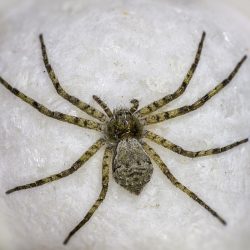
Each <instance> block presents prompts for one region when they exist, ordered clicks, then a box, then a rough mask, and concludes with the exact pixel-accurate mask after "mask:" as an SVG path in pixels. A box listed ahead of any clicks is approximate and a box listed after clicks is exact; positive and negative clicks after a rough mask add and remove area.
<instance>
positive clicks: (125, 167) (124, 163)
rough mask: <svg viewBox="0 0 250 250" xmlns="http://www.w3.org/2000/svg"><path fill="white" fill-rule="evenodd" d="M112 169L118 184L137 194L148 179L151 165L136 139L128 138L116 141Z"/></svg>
mask: <svg viewBox="0 0 250 250" xmlns="http://www.w3.org/2000/svg"><path fill="white" fill-rule="evenodd" d="M112 170H113V176H114V178H115V181H116V182H117V183H118V184H119V185H121V186H122V187H124V188H125V189H127V190H128V191H130V192H131V193H134V194H137V195H138V194H139V193H140V192H141V191H142V189H143V187H144V186H145V185H146V184H147V183H148V182H149V181H150V178H151V175H152V173H153V166H152V163H151V161H150V158H149V157H148V156H147V155H146V153H145V151H144V150H143V148H142V146H141V144H140V143H139V142H138V140H136V139H134V138H128V139H124V140H121V141H120V142H119V143H118V145H117V148H116V151H115V154H114V159H113V166H112Z"/></svg>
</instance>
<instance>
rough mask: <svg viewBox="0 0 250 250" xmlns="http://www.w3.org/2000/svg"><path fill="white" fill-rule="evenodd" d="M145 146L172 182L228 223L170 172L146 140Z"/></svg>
mask: <svg viewBox="0 0 250 250" xmlns="http://www.w3.org/2000/svg"><path fill="white" fill-rule="evenodd" d="M142 145H143V148H144V150H145V151H146V153H147V154H148V155H149V157H151V158H152V159H153V160H154V162H155V163H156V164H157V165H158V166H159V168H160V169H161V171H162V172H163V173H164V175H166V176H167V178H168V179H169V180H170V182H171V183H172V184H173V185H175V186H176V187H177V188H179V189H180V190H181V191H183V192H184V193H186V194H187V195H188V196H189V197H190V198H192V199H193V200H194V201H196V202H198V203H199V204H200V205H201V206H202V207H204V208H205V209H206V210H207V211H208V212H210V213H211V214H212V215H213V216H214V217H215V218H217V219H218V220H219V221H220V222H221V223H222V224H223V225H226V221H225V220H224V219H223V218H222V217H221V216H220V215H218V213H217V212H215V211H214V210H213V209H212V208H210V207H209V206H208V205H207V204H206V203H205V202H204V201H202V200H201V199H200V198H199V197H198V195H196V194H195V193H194V192H192V191H191V190H190V189H188V188H187V187H185V186H184V185H182V184H181V183H180V182H179V181H178V180H177V179H176V178H175V177H174V175H173V174H172V173H171V172H170V170H169V169H168V167H167V166H166V164H165V163H164V162H163V161H162V159H161V158H160V156H159V155H158V154H157V153H156V152H155V151H154V150H153V149H152V148H151V147H150V146H149V145H148V144H146V143H145V142H143V144H142Z"/></svg>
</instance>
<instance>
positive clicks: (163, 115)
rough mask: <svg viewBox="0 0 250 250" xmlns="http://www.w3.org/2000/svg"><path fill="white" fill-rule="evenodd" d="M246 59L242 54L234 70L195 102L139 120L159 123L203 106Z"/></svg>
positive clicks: (226, 82) (227, 82) (228, 80)
mask: <svg viewBox="0 0 250 250" xmlns="http://www.w3.org/2000/svg"><path fill="white" fill-rule="evenodd" d="M246 59H247V56H244V57H243V58H242V59H241V60H240V61H239V62H238V64H237V65H236V67H235V68H234V70H233V71H232V72H231V73H230V75H229V76H228V77H227V78H226V79H225V80H223V81H222V82H221V83H220V84H218V85H217V86H216V87H215V88H213V89H212V90H211V91H209V92H208V93H207V94H206V95H204V96H203V97H202V98H200V99H199V100H198V101H196V102H195V103H193V104H191V105H188V106H183V107H181V108H177V109H173V110H170V111H166V112H162V113H159V114H155V115H149V116H147V117H145V118H143V119H142V120H141V121H142V122H143V124H145V125H149V124H154V123H159V122H162V121H165V120H168V119H172V118H175V117H177V116H180V115H184V114H187V113H189V112H191V111H194V110H196V109H198V108H200V107H201V106H203V105H204V104H205V103H206V102H207V101H208V100H209V99H211V98H212V97H213V96H214V95H216V94H217V93H218V92H219V91H221V90H222V89H223V88H224V87H225V86H227V85H228V84H229V83H230V82H231V80H232V79H233V78H234V76H235V75H236V73H237V72H238V71H239V69H240V67H241V65H242V64H243V63H244V61H245V60H246Z"/></svg>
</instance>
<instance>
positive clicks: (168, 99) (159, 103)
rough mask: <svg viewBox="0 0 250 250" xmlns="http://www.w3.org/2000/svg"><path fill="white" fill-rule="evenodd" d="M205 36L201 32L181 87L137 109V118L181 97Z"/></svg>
mask: <svg viewBox="0 0 250 250" xmlns="http://www.w3.org/2000/svg"><path fill="white" fill-rule="evenodd" d="M205 36H206V33H205V32H204V31H203V33H202V37H201V40H200V43H199V45H198V49H197V52H196V55H195V59H194V62H193V64H192V65H191V67H190V69H189V71H188V73H187V75H186V76H185V78H184V80H183V82H182V84H181V86H180V87H179V88H178V89H177V90H176V91H175V92H174V93H173V94H170V95H166V96H164V97H163V98H161V99H159V100H157V101H154V102H152V103H150V104H149V105H147V106H145V107H143V108H141V109H139V110H138V111H137V112H136V114H137V115H138V117H144V116H145V115H148V114H150V113H152V112H154V111H156V110H158V109H159V108H161V107H163V106H165V105H166V104H168V103H169V102H171V101H173V100H175V99H176V98H178V97H179V96H181V95H182V94H183V93H184V91H185V90H186V88H187V86H188V84H189V82H190V81H191V79H192V77H193V75H194V72H195V70H196V68H197V65H198V63H199V61H200V56H201V51H202V48H203V43H204V40H205Z"/></svg>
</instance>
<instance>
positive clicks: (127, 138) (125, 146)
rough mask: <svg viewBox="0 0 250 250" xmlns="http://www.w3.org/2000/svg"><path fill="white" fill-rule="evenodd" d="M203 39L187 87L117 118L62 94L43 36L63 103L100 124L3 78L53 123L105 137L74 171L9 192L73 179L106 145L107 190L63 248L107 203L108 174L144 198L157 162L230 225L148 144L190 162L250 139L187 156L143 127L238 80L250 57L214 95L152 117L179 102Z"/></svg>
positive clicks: (185, 110)
mask: <svg viewBox="0 0 250 250" xmlns="http://www.w3.org/2000/svg"><path fill="white" fill-rule="evenodd" d="M204 39H205V32H203V34H202V38H201V41H200V43H199V46H198V49H197V52H196V56H195V59H194V62H193V64H192V66H191V67H190V69H189V71H188V73H187V75H186V77H185V78H184V80H183V82H182V84H181V85H180V86H179V88H178V89H177V90H176V91H175V92H174V93H172V94H170V95H166V96H164V97H163V98H161V99H159V100H156V101H154V102H152V103H150V104H149V105H147V106H145V107H143V108H141V109H139V110H138V107H139V101H138V100H136V99H133V100H131V103H132V104H133V105H132V107H131V108H130V109H118V110H115V111H114V112H112V111H111V110H110V109H109V107H108V106H107V105H106V104H105V103H104V102H103V101H102V100H101V99H100V98H99V97H97V96H93V98H94V100H95V101H97V103H98V104H99V105H100V106H101V107H102V108H103V110H104V112H105V114H104V113H103V112H101V111H99V110H98V109H96V108H94V107H92V106H90V105H88V104H87V103H85V102H83V101H81V100H79V99H78V98H76V97H74V96H72V95H69V94H68V93H67V92H66V91H65V90H64V89H63V88H62V86H61V84H60V83H59V81H58V79H57V76H56V74H55V72H54V71H53V69H52V67H51V65H50V63H49V60H48V55H47V52H46V47H45V44H44V41H43V37H42V35H40V42H41V48H42V56H43V61H44V64H45V67H46V69H47V72H48V74H49V77H50V79H51V81H52V83H53V85H54V87H55V89H56V91H57V93H58V94H59V95H60V96H62V97H63V98H64V99H66V100H67V101H69V102H70V103H72V104H73V105H75V106H76V107H77V108H79V109H81V110H82V111H84V112H85V113H87V114H88V115H90V116H92V117H93V118H95V119H97V120H99V122H97V121H93V120H88V119H84V118H81V117H76V116H71V115H67V114H63V113H61V112H57V111H52V110H50V109H48V108H46V107H45V106H44V105H42V104H40V103H38V102H37V101H35V100H33V99H32V98H30V97H28V96H26V95H25V94H23V93H22V92H20V91H19V90H17V89H16V88H13V87H12V86H11V85H10V84H9V83H8V82H7V81H5V80H4V79H3V78H2V77H0V83H1V84H2V85H3V86H4V87H6V88H7V89H8V90H9V91H11V92H12V93H13V94H14V95H16V96H17V97H19V98H20V99H22V100H23V101H25V102H26V103H28V104H30V105H31V106H32V107H33V108H35V109H37V110H38V111H39V112H40V113H42V114H44V115H46V116H48V117H51V118H54V119H57V120H59V121H63V122H67V123H70V124H74V125H77V126H79V127H83V128H88V129H92V130H96V131H98V132H101V133H102V134H101V138H100V139H98V140H97V141H96V142H95V143H94V144H93V145H92V146H91V147H90V148H89V149H88V150H87V151H85V152H84V153H83V154H82V155H81V157H80V158H79V159H78V160H77V161H75V163H74V164H73V165H72V166H71V167H70V168H68V169H66V170H64V171H62V172H60V173H57V174H53V175H51V176H48V177H45V178H43V179H40V180H37V181H35V182H31V183H29V184H25V185H21V186H17V187H15V188H12V189H10V190H8V191H7V192H6V193H7V194H10V193H13V192H15V191H19V190H23V189H28V188H33V187H37V186H41V185H43V184H46V183H49V182H52V181H56V180H59V179H61V178H64V177H66V176H69V175H70V174H72V173H74V172H75V171H77V170H78V169H79V168H80V167H81V166H82V165H83V164H84V163H85V162H86V161H88V160H89V159H90V157H91V156H93V155H94V154H95V153H96V152H97V151H98V150H99V149H100V148H101V147H102V146H104V145H106V146H107V147H106V149H105V151H104V156H103V162H102V190H101V192H100V194H99V197H98V199H97V200H96V202H95V203H94V204H93V206H92V207H91V208H90V210H89V211H88V213H87V214H86V215H85V216H84V218H83V219H82V220H81V221H80V223H79V224H78V225H77V226H76V227H75V228H74V229H73V230H72V231H71V232H70V233H69V235H68V236H67V238H66V239H65V241H64V244H66V243H67V242H68V241H69V239H70V238H71V237H72V235H74V234H75V233H76V232H77V231H78V230H79V229H80V228H81V227H82V226H83V225H84V224H85V223H86V222H87V221H88V220H89V219H90V218H91V216H92V215H93V214H94V212H95V211H96V209H97V208H98V207H99V206H100V204H101V203H102V201H103V200H104V199H105V196H106V193H107V191H108V184H109V170H110V167H111V164H112V171H113V176H114V178H115V180H116V182H117V183H118V184H120V185H121V186H122V187H124V188H126V189H127V190H129V191H130V192H132V193H135V194H139V193H140V192H141V190H142V189H143V187H144V186H145V185H146V184H147V182H149V180H150V177H151V175H152V173H153V167H152V163H151V160H150V159H152V160H153V161H154V162H155V163H156V164H157V165H158V166H159V168H160V169H161V171H162V172H163V174H164V175H165V176H166V177H167V178H168V179H169V181H170V182H171V183H172V184H173V185H174V186H176V187H177V188H178V189H180V190H181V191H183V192H184V193H186V194H187V195H188V196H189V197H190V198H191V199H193V200H194V201H195V202H197V203H199V204H200V205H201V206H202V207H203V208H205V209H206V210H207V211H208V212H209V213H210V214H212V215H213V216H214V217H215V218H217V219H218V220H219V221H220V222H221V223H222V224H223V225H226V221H225V220H224V219H223V218H222V217H221V216H220V215H219V214H218V213H217V212H215V211H214V210H213V209H212V208H210V207H209V206H208V205H207V204H206V203H205V202H204V201H203V200H202V199H201V198H199V197H198V195H196V194H195V193H194V192H192V191H191V190H190V189H189V188H187V187H186V186H184V185H183V184H181V183H180V182H179V181H178V179H177V178H176V177H175V176H174V175H173V174H172V173H171V172H170V170H169V169H168V167H167V165H166V164H165V163H164V162H163V161H162V159H161V158H160V156H159V155H158V154H157V153H156V152H155V150H154V149H153V148H152V147H150V146H149V145H148V144H147V143H146V142H145V141H144V139H148V140H151V141H153V142H155V143H157V144H159V145H161V146H163V147H165V148H167V149H169V150H171V151H173V152H175V153H177V154H180V155H183V156H186V157H191V158H194V157H201V156H207V155H213V154H219V153H222V152H224V151H227V150H229V149H231V148H233V147H236V146H238V145H240V144H242V143H245V142H247V141H248V139H247V138H246V139H243V140H240V141H236V142H234V143H232V144H230V145H227V146H224V147H221V148H214V149H208V150H202V151H197V152H194V151H189V150H185V149H183V148H182V147H180V146H178V145H176V144H174V143H173V142H171V141H169V140H167V139H165V138H163V137H161V136H159V135H157V134H155V133H153V132H151V131H148V130H145V128H144V126H147V125H150V124H154V123H159V122H162V121H165V120H168V119H172V118H175V117H177V116H180V115H184V114H187V113H189V112H191V111H193V110H196V109H198V108H200V107H201V106H202V105H204V104H205V103H206V102H207V101H208V100H209V99H211V98H212V97H213V96H214V95H216V94H217V93H218V92H219V91H221V90H222V89H223V88H224V87H225V86H227V85H228V84H229V83H230V81H231V80H232V79H233V77H234V76H235V75H236V73H237V72H238V70H239V68H240V67H241V65H242V64H243V62H244V61H245V60H246V58H247V57H246V56H244V57H243V58H242V59H241V60H240V61H239V62H238V64H237V65H236V67H235V68H234V70H233V71H232V72H231V73H230V74H229V75H228V77H227V78H226V79H225V80H223V81H222V82H221V83H219V84H218V85H217V86H215V87H214V88H213V89H212V90H210V91H209V92H208V93H207V94H205V95H204V96H203V97H201V98H200V99H198V100H197V101H196V102H194V103H193V104H191V105H187V106H183V107H181V108H177V109H173V110H169V111H163V112H160V113H156V114H152V113H153V112H156V111H157V110H158V109H160V108H162V107H163V106H165V105H166V104H168V103H169V102H171V101H173V100H174V99H176V98H178V97H179V96H180V95H182V94H183V93H184V91H185V90H186V88H187V86H188V84H189V82H190V80H191V78H192V76H193V74H194V72H195V70H196V67H197V65H198V62H199V60H200V55H201V50H202V47H203V42H204Z"/></svg>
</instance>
